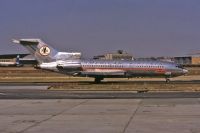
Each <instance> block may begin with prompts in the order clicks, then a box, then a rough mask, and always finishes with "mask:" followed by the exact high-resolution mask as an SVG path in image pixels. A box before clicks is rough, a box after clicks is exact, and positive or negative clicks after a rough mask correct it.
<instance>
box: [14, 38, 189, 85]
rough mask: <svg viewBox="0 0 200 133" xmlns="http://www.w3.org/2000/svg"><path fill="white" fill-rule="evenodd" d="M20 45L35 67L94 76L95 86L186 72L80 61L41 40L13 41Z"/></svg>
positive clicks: (158, 64) (157, 64)
mask: <svg viewBox="0 0 200 133" xmlns="http://www.w3.org/2000/svg"><path fill="white" fill-rule="evenodd" d="M13 42H14V43H18V44H21V45H22V46H24V47H25V48H27V49H28V50H29V52H30V53H31V54H32V55H34V56H35V58H36V60H37V61H38V63H39V65H38V67H39V68H41V69H46V70H50V71H54V72H59V73H62V74H67V75H73V76H81V77H93V78H95V80H94V81H95V83H100V82H101V80H103V79H104V78H132V77H162V78H165V79H166V82H170V78H172V77H177V76H181V75H185V74H186V73H187V72H188V70H186V69H184V68H183V67H182V66H180V65H177V64H175V63H171V62H163V61H134V60H132V61H125V60H116V61H115V60H112V61H108V60H83V59H79V58H76V57H77V56H79V55H80V53H67V52H58V51H56V50H55V49H53V48H52V47H51V46H49V45H47V44H46V43H44V42H43V41H42V40H40V39H20V40H13Z"/></svg>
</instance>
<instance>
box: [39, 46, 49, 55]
mask: <svg viewBox="0 0 200 133" xmlns="http://www.w3.org/2000/svg"><path fill="white" fill-rule="evenodd" d="M50 53H51V50H50V48H49V47H48V46H43V47H41V48H40V54H41V55H43V56H47V55H49V54H50Z"/></svg>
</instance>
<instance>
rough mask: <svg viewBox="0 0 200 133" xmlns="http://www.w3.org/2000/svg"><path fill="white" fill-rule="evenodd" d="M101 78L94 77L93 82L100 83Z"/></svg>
mask: <svg viewBox="0 0 200 133" xmlns="http://www.w3.org/2000/svg"><path fill="white" fill-rule="evenodd" d="M101 80H103V78H95V79H94V82H95V83H96V84H99V83H101Z"/></svg>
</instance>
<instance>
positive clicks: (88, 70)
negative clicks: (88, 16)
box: [40, 60, 187, 78]
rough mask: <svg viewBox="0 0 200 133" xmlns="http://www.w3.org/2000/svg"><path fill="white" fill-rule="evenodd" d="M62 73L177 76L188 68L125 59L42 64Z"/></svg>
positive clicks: (127, 76) (128, 76)
mask: <svg viewBox="0 0 200 133" xmlns="http://www.w3.org/2000/svg"><path fill="white" fill-rule="evenodd" d="M40 67H41V68H43V69H48V70H52V71H56V72H60V73H65V74H69V75H74V76H84V77H102V78H113V77H114V78H117V77H119V78H121V77H124V78H131V77H165V78H170V77H176V76H181V75H184V74H186V73H187V70H185V69H183V68H181V67H179V66H178V65H177V64H175V63H172V62H163V61H134V60H132V61H125V60H112V61H110V60H67V61H64V60H57V61H55V62H51V63H43V64H41V65H40Z"/></svg>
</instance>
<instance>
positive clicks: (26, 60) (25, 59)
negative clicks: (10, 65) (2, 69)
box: [0, 54, 37, 66]
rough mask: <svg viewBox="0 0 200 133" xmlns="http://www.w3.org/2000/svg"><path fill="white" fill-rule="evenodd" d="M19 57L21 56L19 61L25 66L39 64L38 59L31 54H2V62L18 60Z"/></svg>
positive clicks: (0, 59) (0, 57) (0, 58)
mask: <svg viewBox="0 0 200 133" xmlns="http://www.w3.org/2000/svg"><path fill="white" fill-rule="evenodd" d="M17 57H19V63H20V64H21V65H25V66H34V65H37V61H36V60H35V58H34V57H33V56H31V55H30V54H6V55H0V63H1V62H16V59H17Z"/></svg>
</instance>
